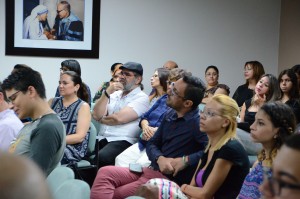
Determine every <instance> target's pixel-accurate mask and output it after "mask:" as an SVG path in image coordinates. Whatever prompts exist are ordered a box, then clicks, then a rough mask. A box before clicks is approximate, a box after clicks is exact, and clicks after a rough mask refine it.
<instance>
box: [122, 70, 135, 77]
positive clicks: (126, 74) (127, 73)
mask: <svg viewBox="0 0 300 199" xmlns="http://www.w3.org/2000/svg"><path fill="white" fill-rule="evenodd" d="M120 74H121V75H123V76H126V77H132V76H134V74H130V73H129V72H125V71H122V72H121V73H120Z"/></svg>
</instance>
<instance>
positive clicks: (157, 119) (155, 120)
mask: <svg viewBox="0 0 300 199" xmlns="http://www.w3.org/2000/svg"><path fill="white" fill-rule="evenodd" d="M167 96H168V95H167V94H165V95H163V96H161V97H160V98H159V99H158V100H157V101H156V102H155V104H153V106H152V107H151V108H150V109H149V110H148V111H147V112H146V113H145V114H144V115H142V116H141V120H140V123H139V126H140V127H141V121H142V120H147V121H148V123H149V126H151V127H159V125H160V124H161V121H162V120H163V117H164V113H165V112H166V111H167V110H168V109H170V107H168V106H167V103H166V100H167ZM138 144H139V149H140V150H141V151H142V150H144V149H145V146H146V144H147V141H146V140H142V139H141V138H140V139H139V142H138Z"/></svg>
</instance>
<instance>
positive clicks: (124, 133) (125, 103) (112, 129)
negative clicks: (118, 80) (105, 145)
mask: <svg viewBox="0 0 300 199" xmlns="http://www.w3.org/2000/svg"><path fill="white" fill-rule="evenodd" d="M124 107H131V108H132V109H133V110H134V111H135V112H136V113H137V115H138V118H137V119H136V120H134V121H131V122H129V123H126V124H121V125H115V126H109V125H104V124H102V125H101V126H102V128H101V129H100V132H99V139H104V138H106V139H107V141H108V142H111V141H119V140H126V141H128V142H130V143H132V144H134V143H135V142H137V140H138V136H139V134H140V131H141V130H140V127H139V126H138V125H139V120H140V116H141V115H142V114H144V113H145V112H146V111H147V110H148V109H149V98H148V96H147V95H146V94H145V93H144V92H143V91H142V90H141V89H140V87H137V88H135V89H134V90H132V91H131V92H130V93H128V94H127V95H126V96H123V97H122V91H116V92H114V93H113V94H111V95H110V102H109V104H108V105H107V110H108V115H110V114H113V113H116V112H119V111H120V110H121V109H123V108H124Z"/></svg>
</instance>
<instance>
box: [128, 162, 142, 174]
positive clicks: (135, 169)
mask: <svg viewBox="0 0 300 199" xmlns="http://www.w3.org/2000/svg"><path fill="white" fill-rule="evenodd" d="M129 171H131V172H134V173H143V168H142V165H141V164H138V163H130V164H129Z"/></svg>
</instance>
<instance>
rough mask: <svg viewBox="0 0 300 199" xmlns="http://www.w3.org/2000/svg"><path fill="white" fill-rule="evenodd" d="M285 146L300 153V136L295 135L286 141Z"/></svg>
mask: <svg viewBox="0 0 300 199" xmlns="http://www.w3.org/2000/svg"><path fill="white" fill-rule="evenodd" d="M284 145H286V146H288V147H290V148H292V149H295V150H299V151H300V134H294V135H292V136H290V137H288V139H287V140H286V141H285V143H284Z"/></svg>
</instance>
